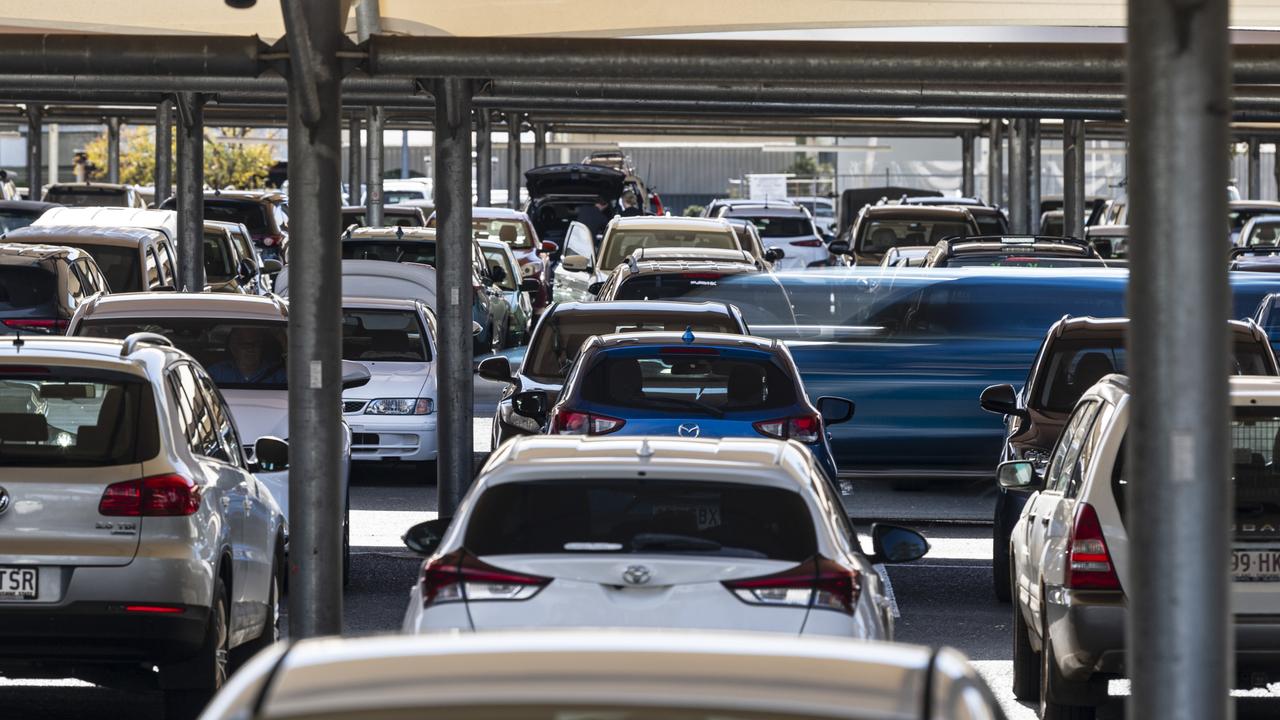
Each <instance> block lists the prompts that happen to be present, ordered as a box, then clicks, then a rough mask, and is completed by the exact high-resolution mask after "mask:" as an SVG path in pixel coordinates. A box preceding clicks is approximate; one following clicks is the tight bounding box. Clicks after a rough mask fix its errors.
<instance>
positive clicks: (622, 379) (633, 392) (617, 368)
mask: <svg viewBox="0 0 1280 720" xmlns="http://www.w3.org/2000/svg"><path fill="white" fill-rule="evenodd" d="M605 378H606V382H607V383H608V385H607V387H606V388H605V392H604V393H602V394H601V396H602V397H608V398H610V399H612V400H614V401H616V402H619V403H623V404H625V403H628V402H635V401H638V400H643V399H644V375H643V374H642V373H641V372H640V361H639V360H632V359H630V358H628V359H624V360H614V361H612V362H610V363H609V366H608V369H607V370H606V372H605Z"/></svg>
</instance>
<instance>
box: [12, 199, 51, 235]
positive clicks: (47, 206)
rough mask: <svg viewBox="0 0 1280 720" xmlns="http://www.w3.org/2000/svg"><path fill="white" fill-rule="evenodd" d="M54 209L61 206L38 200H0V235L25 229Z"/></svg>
mask: <svg viewBox="0 0 1280 720" xmlns="http://www.w3.org/2000/svg"><path fill="white" fill-rule="evenodd" d="M56 207H62V206H61V205H59V204H57V203H48V202H40V201H39V200H0V233H7V232H9V231H10V230H17V229H18V228H23V227H26V226H28V225H30V224H31V223H33V222H35V221H36V219H37V218H39V217H40V216H41V215H43V214H45V213H46V212H48V211H49V210H52V209H53V208H56Z"/></svg>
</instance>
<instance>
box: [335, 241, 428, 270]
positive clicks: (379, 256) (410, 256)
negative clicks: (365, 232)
mask: <svg viewBox="0 0 1280 720" xmlns="http://www.w3.org/2000/svg"><path fill="white" fill-rule="evenodd" d="M342 259H343V260H386V261H388V262H413V263H423V264H424V265H431V266H432V267H434V266H435V264H436V244H435V243H434V242H426V241H422V240H415V241H395V240H344V241H343V243H342Z"/></svg>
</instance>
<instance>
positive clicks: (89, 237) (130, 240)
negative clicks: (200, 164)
mask: <svg viewBox="0 0 1280 720" xmlns="http://www.w3.org/2000/svg"><path fill="white" fill-rule="evenodd" d="M161 237H164V233H163V232H161V231H160V230H156V229H154V228H145V227H105V226H97V225H28V226H27V227H24V228H18V229H17V230H11V231H9V232H7V233H5V234H4V235H0V240H3V241H5V242H35V243H44V244H46V245H58V244H60V243H59V242H58V241H59V240H73V241H75V242H77V243H87V244H90V245H115V246H120V247H137V246H138V245H140V244H142V243H144V242H146V241H147V240H155V239H157V238H161Z"/></svg>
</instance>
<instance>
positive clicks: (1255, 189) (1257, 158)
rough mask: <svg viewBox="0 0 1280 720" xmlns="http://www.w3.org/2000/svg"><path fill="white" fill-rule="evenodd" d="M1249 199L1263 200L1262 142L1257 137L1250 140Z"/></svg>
mask: <svg viewBox="0 0 1280 720" xmlns="http://www.w3.org/2000/svg"><path fill="white" fill-rule="evenodd" d="M1248 169H1249V194H1248V195H1247V196H1246V197H1249V198H1251V199H1253V200H1261V199H1262V140H1260V139H1259V138H1258V137H1257V136H1256V135H1255V136H1252V137H1250V138H1249V163H1248Z"/></svg>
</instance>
